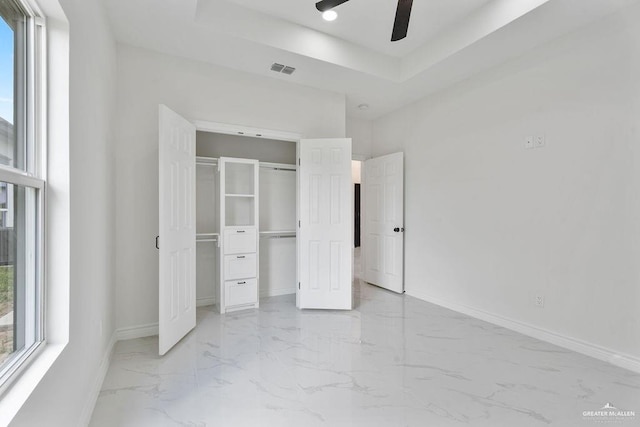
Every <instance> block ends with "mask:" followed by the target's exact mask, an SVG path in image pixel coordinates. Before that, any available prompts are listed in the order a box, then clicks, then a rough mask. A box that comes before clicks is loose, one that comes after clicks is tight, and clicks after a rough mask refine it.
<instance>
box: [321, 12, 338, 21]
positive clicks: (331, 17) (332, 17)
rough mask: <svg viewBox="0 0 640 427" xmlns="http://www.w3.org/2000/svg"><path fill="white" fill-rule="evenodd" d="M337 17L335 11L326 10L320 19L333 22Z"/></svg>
mask: <svg viewBox="0 0 640 427" xmlns="http://www.w3.org/2000/svg"><path fill="white" fill-rule="evenodd" d="M337 17H338V13H337V12H336V11H335V10H327V11H324V12H322V18H323V19H324V20H325V21H329V22H331V21H335V20H336V18H337Z"/></svg>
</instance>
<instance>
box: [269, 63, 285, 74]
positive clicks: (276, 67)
mask: <svg viewBox="0 0 640 427" xmlns="http://www.w3.org/2000/svg"><path fill="white" fill-rule="evenodd" d="M283 69H284V65H282V64H278V63H277V62H274V63H273V65H271V71H275V72H276V73H279V72H280V71H282V70H283Z"/></svg>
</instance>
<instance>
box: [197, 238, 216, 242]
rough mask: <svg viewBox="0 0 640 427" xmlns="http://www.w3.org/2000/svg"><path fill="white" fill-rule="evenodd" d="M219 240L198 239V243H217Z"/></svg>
mask: <svg viewBox="0 0 640 427" xmlns="http://www.w3.org/2000/svg"><path fill="white" fill-rule="evenodd" d="M217 241H218V239H197V240H196V243H200V242H217Z"/></svg>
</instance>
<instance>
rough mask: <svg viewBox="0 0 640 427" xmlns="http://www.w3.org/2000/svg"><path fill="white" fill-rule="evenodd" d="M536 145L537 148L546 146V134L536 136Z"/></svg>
mask: <svg viewBox="0 0 640 427" xmlns="http://www.w3.org/2000/svg"><path fill="white" fill-rule="evenodd" d="M534 145H535V146H536V148H540V147H544V146H545V138H544V135H538V136H536V138H535V141H534Z"/></svg>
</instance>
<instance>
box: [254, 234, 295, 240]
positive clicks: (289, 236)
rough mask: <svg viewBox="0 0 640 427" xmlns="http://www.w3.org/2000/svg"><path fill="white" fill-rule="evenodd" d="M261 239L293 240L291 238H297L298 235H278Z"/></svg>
mask: <svg viewBox="0 0 640 427" xmlns="http://www.w3.org/2000/svg"><path fill="white" fill-rule="evenodd" d="M260 237H261V238H262V237H264V238H267V239H288V238H291V237H296V235H295V234H291V235H277V234H276V235H274V236H260Z"/></svg>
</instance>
